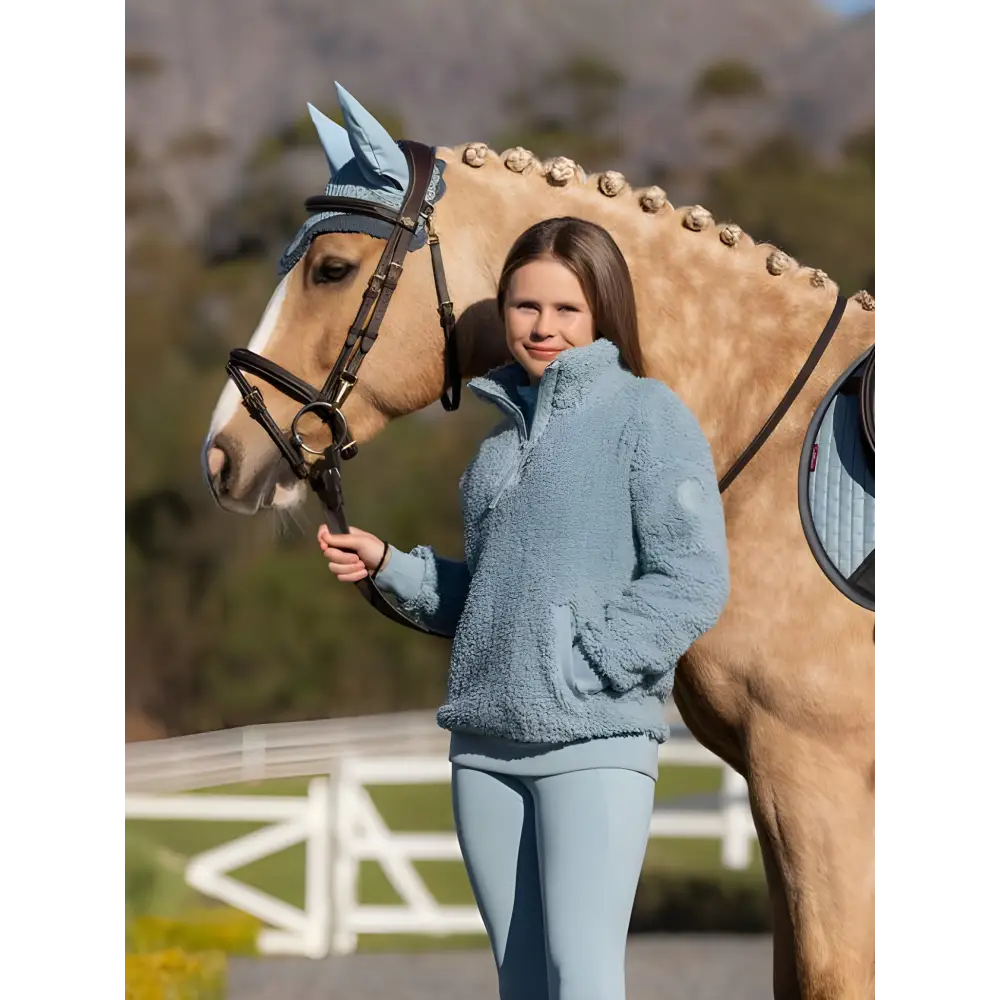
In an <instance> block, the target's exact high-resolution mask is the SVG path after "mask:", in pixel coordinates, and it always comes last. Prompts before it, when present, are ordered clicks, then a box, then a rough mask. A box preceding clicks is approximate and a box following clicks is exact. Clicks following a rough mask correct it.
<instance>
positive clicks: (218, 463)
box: [207, 448, 226, 479]
mask: <svg viewBox="0 0 1000 1000" xmlns="http://www.w3.org/2000/svg"><path fill="white" fill-rule="evenodd" d="M207 462H208V474H209V475H210V476H211V477H212V478H213V479H218V478H219V475H220V474H221V472H222V470H223V469H224V468H225V465H226V453H225V452H224V451H223V450H222V449H221V448H210V449H209V451H208V458H207Z"/></svg>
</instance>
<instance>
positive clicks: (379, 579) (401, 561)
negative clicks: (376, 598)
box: [375, 545, 427, 603]
mask: <svg viewBox="0 0 1000 1000" xmlns="http://www.w3.org/2000/svg"><path fill="white" fill-rule="evenodd" d="M426 569H427V566H426V563H425V562H424V560H423V559H421V558H420V556H415V555H413V554H412V553H410V552H400V550H399V549H397V548H396V546H395V545H390V546H389V557H388V558H387V559H386V562H385V564H384V565H383V566H382V568H381V569H380V570H379V571H378V573H377V574H376V575H375V583H376V584H378V586H379V587H384V588H385V589H386V590H390V591H392V593H393V594H394V595H395V596H396V598H397V599H398V600H400V601H402V602H404V603H406V602H407V601H412V600H413V599H414V598H415V597H416V596H417V594H419V593H420V587H421V586H422V584H423V582H424V573H425V571H426Z"/></svg>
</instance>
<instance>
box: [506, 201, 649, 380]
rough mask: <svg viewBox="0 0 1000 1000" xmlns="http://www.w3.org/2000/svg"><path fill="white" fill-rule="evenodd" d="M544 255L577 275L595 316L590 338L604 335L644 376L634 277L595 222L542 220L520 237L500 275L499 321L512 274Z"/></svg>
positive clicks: (631, 367)
mask: <svg viewBox="0 0 1000 1000" xmlns="http://www.w3.org/2000/svg"><path fill="white" fill-rule="evenodd" d="M546 257H548V258H553V259H555V260H558V261H559V262H560V263H562V264H565V265H566V267H568V268H569V269H570V270H571V271H572V272H573V273H574V274H575V275H576V277H577V280H578V281H579V282H580V285H581V287H582V288H583V294H584V296H585V297H586V299H587V304H588V305H589V306H590V311H591V312H592V313H593V314H594V338H595V339H597V338H598V337H606V338H607V339H608V340H610V341H611V342H612V343H614V344H616V345H617V346H618V351H619V353H620V355H621V359H622V361H623V362H624V363H625V365H626V366H627V367H628V369H629V371H630V372H632V374H633V375H638V376H640V377H641V376H643V375H645V370H644V366H643V359H642V348H641V347H640V345H639V323H638V320H637V318H636V307H635V292H634V290H633V288H632V276H631V275H630V274H629V270H628V264H626V263H625V258H624V257H623V256H622V252H621V250H619V249H618V244H617V243H615V241H614V240H613V239H612V238H611V234H610V233H609V232H608V231H607V230H606V229H605V228H604V227H603V226H599V225H597V224H596V223H594V222H588V221H587V220H586V219H578V218H576V217H575V216H571V215H567V216H561V217H559V218H557V219H544V220H543V221H542V222H537V223H535V225H533V226H532V227H531V228H530V229H526V230H525V231H524V232H523V233H521V235H520V236H519V237H518V238H517V239H516V240H515V241H514V245H513V246H512V247H511V248H510V252H509V253H508V254H507V259H506V260H505V261H504V265H503V270H502V271H501V272H500V281H499V283H498V285H497V308H498V309H499V310H500V316H501V318H503V308H504V301H505V299H506V298H507V291H508V289H509V288H510V279H511V277H512V276H513V274H514V272H515V271H516V270H517V269H518V268H519V267H524V265H525V264H529V263H531V261H533V260H539V259H541V258H546Z"/></svg>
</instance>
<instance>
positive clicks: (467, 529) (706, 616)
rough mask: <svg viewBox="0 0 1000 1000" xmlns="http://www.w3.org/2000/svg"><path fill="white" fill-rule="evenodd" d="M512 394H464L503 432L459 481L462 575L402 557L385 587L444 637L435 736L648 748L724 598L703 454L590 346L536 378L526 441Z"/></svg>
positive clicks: (427, 554)
mask: <svg viewBox="0 0 1000 1000" xmlns="http://www.w3.org/2000/svg"><path fill="white" fill-rule="evenodd" d="M527 384H528V376H527V373H526V372H525V370H524V369H523V368H522V367H521V366H520V365H519V364H517V363H511V364H507V365H503V366H501V367H499V368H494V369H492V370H491V371H489V372H488V373H487V374H486V375H484V376H481V377H479V378H474V379H471V380H470V381H469V382H468V383H467V385H468V388H469V390H470V391H471V392H473V393H474V394H475V395H476V396H478V397H479V398H480V399H483V400H486V401H489V402H491V403H494V404H495V405H497V406H498V407H499V408H500V410H501V411H502V412H503V414H504V419H503V420H502V421H501V422H500V423H499V424H498V425H497V426H496V427H494V428H493V430H492V431H491V432H490V433H489V434H488V435H487V436H486V438H485V440H484V441H483V442H482V443H481V444H480V446H479V448H478V450H477V452H476V454H475V456H474V457H473V459H472V461H471V462H470V464H469V466H468V468H467V469H466V470H465V472H464V473H463V474H462V477H461V479H460V481H459V488H460V494H461V507H462V515H463V522H464V536H465V560H463V561H459V560H453V559H446V558H444V557H443V556H440V555H438V554H437V553H436V552H435V551H434V549H433V548H431V547H430V546H426V545H418V546H417V547H416V548H414V549H412V550H411V551H410V552H409V553H402V552H397V551H393V552H392V554H391V556H390V560H389V565H388V566H387V567H386V570H385V571H384V572H387V574H388V571H389V569H390V567H393V562H394V561H395V563H396V565H395V566H394V567H393V568H392V574H391V575H392V576H394V577H395V580H396V582H397V583H398V582H399V581H400V580H403V579H409V581H410V582H409V583H407V584H404V585H399V587H398V596H399V598H400V600H399V602H398V603H399V607H400V609H401V610H402V611H404V612H405V613H407V614H408V615H410V616H411V617H413V618H415V619H416V620H417V621H420V622H422V623H423V624H425V625H428V626H430V627H433V628H434V629H436V630H439V631H443V632H446V633H448V634H451V635H453V636H454V641H453V643H452V653H451V668H450V672H449V678H448V694H447V701H446V702H445V704H444V705H443V706H442V707H441V708H440V709H439V711H438V714H437V719H438V723H439V725H441V726H442V727H443V728H445V729H450V730H453V731H458V732H470V733H482V734H486V735H491V736H499V737H503V738H506V739H512V740H518V741H523V742H530V743H556V742H564V741H571V740H580V739H593V738H599V737H606V736H621V735H626V734H630V733H632V734H646V735H648V736H650V737H652V738H654V739H656V740H659V741H661V742H662V741H663V740H664V739H666V737H667V727H666V725H665V722H664V716H663V708H662V706H663V702H664V701H666V699H667V698H668V697H669V696H670V693H671V691H672V689H673V678H674V671H675V669H676V666H677V660H678V659H679V658H680V656H681V655H682V654H683V653H684V652H685V651H686V650H687V649H688V648H689V647H690V646H691V644H692V643H693V642H694V641H695V640H696V639H697V638H698V637H699V636H700V635H702V634H703V633H704V632H706V631H708V629H710V628H711V627H712V626H713V625H714V624H715V622H716V621H717V620H718V618H719V615H720V614H721V612H722V609H723V607H724V605H725V602H726V600H727V598H728V595H729V564H728V557H727V552H726V534H725V522H724V518H723V513H722V503H721V498H720V496H719V490H718V486H717V484H716V478H715V467H714V463H713V461H712V456H711V452H710V450H709V447H708V443H707V442H706V440H705V438H704V435H703V434H702V433H701V429H700V428H699V426H698V423H697V421H696V420H695V418H694V415H693V414H692V413H691V411H690V410H688V408H687V407H686V406H685V405H684V404H683V403H682V402H681V401H680V399H679V398H678V397H677V396H676V395H675V394H674V393H673V392H672V391H671V390H670V389H669V388H668V387H667V386H666V385H664V384H663V383H662V382H660V381H659V380H657V379H653V378H638V377H636V376H635V375H633V374H632V373H631V372H630V371H629V370H628V369H627V368H626V367H624V365H623V364H622V362H621V357H620V354H619V351H618V347H617V345H615V344H614V343H613V342H612V341H610V340H607V339H606V338H598V339H597V340H595V341H594V342H593V343H592V344H587V345H585V346H583V347H574V348H570V349H568V350H564V351H563V352H562V353H561V354H559V355H558V356H557V358H556V359H555V360H554V361H553V362H552V363H551V364H549V366H548V367H547V368H546V369H545V372H544V373H543V375H542V378H541V380H540V382H539V385H538V393H537V400H536V403H535V407H534V417H533V419H532V421H531V423H530V429H529V425H528V422H527V421H526V420H525V414H524V411H523V410H522V408H521V406H519V405H518V387H524V386H526V385H527ZM401 563H402V564H404V565H400V564H401ZM406 563H409V566H407V565H405V564H406ZM378 582H379V583H380V584H381V583H382V580H381V574H380V579H379V581H378Z"/></svg>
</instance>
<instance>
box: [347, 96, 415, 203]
mask: <svg viewBox="0 0 1000 1000" xmlns="http://www.w3.org/2000/svg"><path fill="white" fill-rule="evenodd" d="M334 86H335V87H336V88H337V97H338V98H339V99H340V110H341V111H343V113H344V124H345V125H346V126H347V135H348V137H349V138H350V141H351V147H352V149H353V150H354V154H355V157H356V159H357V161H358V166H359V167H360V169H361V173H362V174H363V175H364V178H365V180H366V181H368V183H369V184H371V185H372V187H385V183H386V181H389V182H390V183H391V184H394V185H395V186H396V187H398V188H399V190H400V191H405V190H406V189H407V187H408V186H409V183H410V171H409V168H408V167H407V165H406V157H405V156H404V155H403V151H402V150H401V149H400V148H399V146H397V145H396V143H395V141H394V140H393V138H392V136H391V135H389V133H388V132H386V130H385V129H384V128H383V127H382V126H381V125H380V124H379V123H378V121H377V120H376V119H375V117H374V116H373V115H371V114H370V113H369V112H368V111H366V110H365V109H364V108H363V107H362V106H361V104H360V103H359V102H358V101H357V100H355V99H354V98H353V97H352V96H351V95H350V94H349V93H348V92H347V91H346V90H344V88H343V87H342V86H341V85H340V84H339V83H334Z"/></svg>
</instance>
